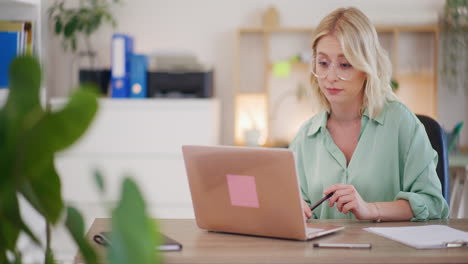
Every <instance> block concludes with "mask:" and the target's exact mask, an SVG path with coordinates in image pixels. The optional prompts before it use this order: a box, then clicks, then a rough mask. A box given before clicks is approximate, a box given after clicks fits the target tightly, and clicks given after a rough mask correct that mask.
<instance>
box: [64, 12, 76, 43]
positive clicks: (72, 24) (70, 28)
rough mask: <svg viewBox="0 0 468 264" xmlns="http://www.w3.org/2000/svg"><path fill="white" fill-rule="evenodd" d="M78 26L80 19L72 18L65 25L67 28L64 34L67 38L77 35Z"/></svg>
mask: <svg viewBox="0 0 468 264" xmlns="http://www.w3.org/2000/svg"><path fill="white" fill-rule="evenodd" d="M77 25H78V17H76V16H74V17H72V18H71V19H70V20H69V21H68V22H67V23H65V27H64V29H63V34H64V36H65V37H66V38H70V37H71V36H73V35H74V34H75V31H76V28H77Z"/></svg>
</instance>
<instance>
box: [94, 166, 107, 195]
mask: <svg viewBox="0 0 468 264" xmlns="http://www.w3.org/2000/svg"><path fill="white" fill-rule="evenodd" d="M94 180H95V182H96V185H97V187H98V189H99V191H100V192H101V193H104V192H105V191H106V190H105V188H104V187H105V186H104V177H102V174H101V172H100V171H98V170H96V171H95V172H94Z"/></svg>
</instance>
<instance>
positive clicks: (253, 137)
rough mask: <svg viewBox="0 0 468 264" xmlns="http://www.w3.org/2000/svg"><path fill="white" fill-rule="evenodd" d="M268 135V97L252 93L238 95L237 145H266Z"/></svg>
mask: <svg viewBox="0 0 468 264" xmlns="http://www.w3.org/2000/svg"><path fill="white" fill-rule="evenodd" d="M267 134H268V130H267V100H266V96H265V95H264V94H252V93H249V94H240V95H238V96H237V97H236V127H235V141H236V144H238V145H250V146H259V145H264V144H265V143H266V140H267Z"/></svg>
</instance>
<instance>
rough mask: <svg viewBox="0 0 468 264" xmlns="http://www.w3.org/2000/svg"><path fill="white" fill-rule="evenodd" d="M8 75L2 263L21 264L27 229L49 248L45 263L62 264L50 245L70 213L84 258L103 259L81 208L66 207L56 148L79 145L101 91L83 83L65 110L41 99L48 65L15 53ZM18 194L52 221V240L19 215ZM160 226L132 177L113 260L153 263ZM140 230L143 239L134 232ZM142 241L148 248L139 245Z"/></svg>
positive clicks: (115, 225)
mask: <svg viewBox="0 0 468 264" xmlns="http://www.w3.org/2000/svg"><path fill="white" fill-rule="evenodd" d="M9 77H10V79H9V81H10V92H9V94H8V98H7V101H6V103H5V105H4V107H3V108H2V109H0V171H1V172H2V175H1V177H0V263H7V264H9V263H15V264H20V263H22V252H20V251H19V250H18V248H17V242H18V237H19V234H20V233H21V232H24V233H25V234H26V235H27V236H28V237H29V238H30V239H31V240H32V241H34V242H35V243H36V244H37V245H39V246H40V247H41V248H43V249H44V263H47V264H49V263H55V262H54V258H53V252H52V250H51V248H50V244H51V238H50V233H51V228H52V227H51V225H55V224H57V223H58V222H59V219H60V218H61V215H62V214H63V213H64V212H66V220H65V226H66V228H67V229H68V231H69V233H70V234H71V236H72V238H73V239H74V241H75V242H76V244H77V245H78V247H79V249H80V252H81V254H82V256H83V259H84V260H85V261H86V263H97V262H98V260H97V255H96V253H95V252H94V250H93V248H92V247H91V246H90V245H89V243H88V242H87V241H86V240H85V239H84V224H83V219H82V217H81V215H80V213H79V212H78V210H76V209H74V208H72V207H67V206H66V205H65V203H64V201H63V199H62V193H61V184H60V177H59V175H58V174H57V171H56V170H55V166H54V155H55V153H56V152H58V151H62V150H63V149H65V148H67V147H69V146H70V145H71V144H73V142H75V141H76V140H77V139H78V138H79V137H80V136H81V135H82V134H83V133H84V132H85V131H86V130H87V128H88V127H89V125H90V124H91V122H92V120H93V118H94V116H95V114H96V112H97V109H98V103H97V97H96V93H95V92H94V91H93V89H92V87H90V86H84V87H81V88H82V89H78V90H77V91H76V92H74V94H73V95H72V96H71V97H70V99H69V102H68V103H67V105H66V106H65V107H64V108H63V109H62V110H60V111H51V110H49V109H43V108H42V106H41V103H40V86H41V69H40V65H39V62H38V60H37V59H36V58H34V57H30V56H25V57H19V58H16V59H15V60H14V61H13V62H12V64H11V66H10V75H9ZM96 179H97V182H98V186H99V187H100V189H101V190H104V183H103V180H102V177H101V176H99V174H97V176H96ZM19 196H22V197H24V198H25V200H26V201H27V202H28V203H29V204H30V205H31V206H32V207H33V208H34V209H35V210H36V211H37V212H38V213H39V214H40V215H41V216H42V217H43V218H44V219H45V221H46V223H47V224H46V229H47V232H46V233H47V237H46V239H45V245H44V242H42V241H43V240H44V239H40V238H39V237H37V235H36V234H34V233H33V232H32V231H31V228H30V227H29V226H28V225H27V224H26V222H25V221H24V219H23V217H22V215H21V214H20V206H21V205H20V203H19ZM129 227H132V230H131V231H132V232H129ZM155 228H156V227H155V222H154V221H153V220H152V219H150V218H149V217H148V215H147V214H146V212H145V203H144V200H143V198H142V196H141V193H140V191H139V189H138V187H137V186H136V184H135V183H134V182H133V181H132V180H130V179H128V178H127V179H126V180H124V182H123V187H122V195H121V198H120V201H119V203H118V205H117V207H116V208H115V209H114V210H113V212H112V232H115V233H116V234H117V235H115V236H112V239H113V241H112V242H113V244H116V245H119V246H120V247H119V248H118V250H114V249H111V250H109V254H108V262H109V263H124V262H123V261H125V260H127V261H131V260H136V262H135V263H144V264H146V263H148V264H149V263H154V262H155V260H157V258H156V255H155V254H156V251H155V250H154V244H158V243H159V241H158V237H156V235H155ZM135 232H136V234H138V236H134V234H135ZM114 239H115V240H114ZM141 243H144V244H145V245H147V246H146V247H134V246H133V245H137V244H141Z"/></svg>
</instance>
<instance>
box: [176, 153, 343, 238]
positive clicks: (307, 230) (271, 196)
mask: <svg viewBox="0 0 468 264" xmlns="http://www.w3.org/2000/svg"><path fill="white" fill-rule="evenodd" d="M182 152H183V156H184V161H185V168H186V170H187V176H188V182H189V186H190V192H191V195H192V203H193V207H194V211H195V218H196V221H197V224H198V227H200V228H201V229H206V230H209V231H219V232H228V233H239V234H248V235H257V236H267V237H278V238H287V239H297V240H308V239H312V238H316V237H319V236H323V235H326V234H329V233H332V232H335V231H338V230H341V229H343V228H344V227H343V226H335V225H324V224H313V223H305V222H304V217H303V210H302V207H301V196H300V191H299V184H298V179H297V176H296V166H295V162H294V155H293V152H292V151H290V150H287V149H275V148H250V147H229V146H182Z"/></svg>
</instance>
